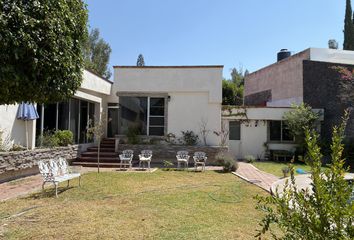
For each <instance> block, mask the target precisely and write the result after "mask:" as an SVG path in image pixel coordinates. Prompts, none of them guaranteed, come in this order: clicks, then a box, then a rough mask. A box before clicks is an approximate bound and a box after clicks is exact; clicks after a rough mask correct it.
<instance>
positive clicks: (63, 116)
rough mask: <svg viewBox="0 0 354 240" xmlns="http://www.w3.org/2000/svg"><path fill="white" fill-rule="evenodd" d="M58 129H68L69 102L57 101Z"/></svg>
mask: <svg viewBox="0 0 354 240" xmlns="http://www.w3.org/2000/svg"><path fill="white" fill-rule="evenodd" d="M58 129H59V130H67V129H69V102H60V103H58Z"/></svg>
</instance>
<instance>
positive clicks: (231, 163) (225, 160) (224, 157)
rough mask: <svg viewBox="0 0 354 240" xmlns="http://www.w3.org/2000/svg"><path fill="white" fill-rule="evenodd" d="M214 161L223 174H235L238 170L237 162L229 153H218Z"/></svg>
mask: <svg viewBox="0 0 354 240" xmlns="http://www.w3.org/2000/svg"><path fill="white" fill-rule="evenodd" d="M215 159H216V161H217V163H218V164H220V165H221V166H222V167H223V171H224V172H235V171H236V170H237V169H238V163H237V160H236V159H235V158H234V157H233V156H232V154H231V153H228V152H227V153H224V152H220V153H218V154H217V155H216V156H215Z"/></svg>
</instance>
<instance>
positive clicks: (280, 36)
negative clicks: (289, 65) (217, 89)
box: [86, 0, 354, 78]
mask: <svg viewBox="0 0 354 240" xmlns="http://www.w3.org/2000/svg"><path fill="white" fill-rule="evenodd" d="M86 3H87V4H88V10H89V27H90V28H91V29H92V28H99V30H100V33H101V37H102V38H103V39H104V40H105V41H106V42H108V43H109V45H110V46H111V48H112V53H111V58H110V68H111V70H112V72H113V69H112V66H115V65H136V60H137V57H138V55H139V54H140V53H141V54H143V55H144V59H145V64H146V65H147V66H151V65H164V66H165V65H224V72H223V74H224V77H225V78H230V70H231V68H233V67H237V68H240V67H242V68H243V69H248V70H249V71H250V72H253V71H256V70H258V69H260V68H262V67H264V66H267V65H269V64H271V63H273V62H275V61H276V54H277V52H278V51H279V50H280V49H282V48H287V49H289V50H290V51H291V52H292V53H297V52H299V51H302V50H304V49H306V48H309V47H318V48H327V46H328V40H329V39H336V40H337V41H338V43H339V47H340V48H342V45H343V26H344V14H345V0H125V1H123V0H86ZM353 4H354V3H353Z"/></svg>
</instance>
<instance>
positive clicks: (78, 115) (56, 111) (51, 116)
mask: <svg viewBox="0 0 354 240" xmlns="http://www.w3.org/2000/svg"><path fill="white" fill-rule="evenodd" d="M37 110H38V113H39V119H38V120H37V129H36V133H37V136H39V135H41V134H43V132H46V131H55V130H70V131H71V132H72V133H73V135H74V141H75V143H87V142H91V141H92V140H91V139H87V137H86V131H87V124H88V121H89V119H94V114H95V104H94V103H90V102H87V101H84V100H79V99H75V98H72V99H70V100H69V101H67V102H60V103H54V104H48V105H40V104H38V105H37Z"/></svg>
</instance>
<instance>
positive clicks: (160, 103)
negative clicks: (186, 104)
mask: <svg viewBox="0 0 354 240" xmlns="http://www.w3.org/2000/svg"><path fill="white" fill-rule="evenodd" d="M150 107H165V99H164V98H150Z"/></svg>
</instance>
